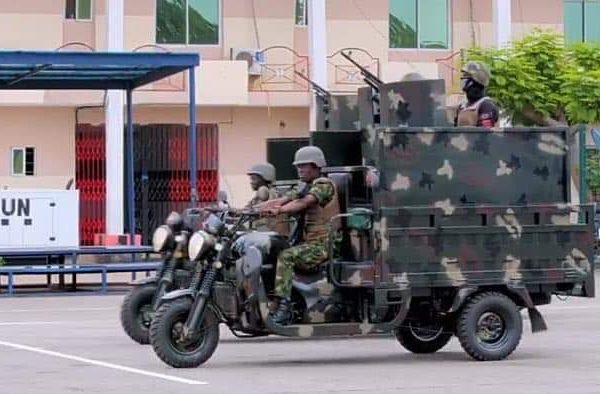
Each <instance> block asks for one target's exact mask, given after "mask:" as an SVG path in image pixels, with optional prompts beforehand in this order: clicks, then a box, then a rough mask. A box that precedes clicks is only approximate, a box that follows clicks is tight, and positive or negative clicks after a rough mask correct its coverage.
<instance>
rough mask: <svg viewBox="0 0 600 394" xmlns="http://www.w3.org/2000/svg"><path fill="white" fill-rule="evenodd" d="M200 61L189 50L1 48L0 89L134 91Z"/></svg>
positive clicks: (195, 64)
mask: <svg viewBox="0 0 600 394" xmlns="http://www.w3.org/2000/svg"><path fill="white" fill-rule="evenodd" d="M199 62H200V59H199V56H198V55H197V54H189V53H126V52H123V53H120V52H117V53H115V52H52V51H0V89H82V90H104V89H118V90H131V89H135V88H138V87H140V86H142V85H146V84H148V83H151V82H154V81H158V80H160V79H162V78H165V77H168V76H170V75H173V74H177V73H179V72H181V71H185V70H187V69H189V68H192V67H195V66H197V65H198V64H199Z"/></svg>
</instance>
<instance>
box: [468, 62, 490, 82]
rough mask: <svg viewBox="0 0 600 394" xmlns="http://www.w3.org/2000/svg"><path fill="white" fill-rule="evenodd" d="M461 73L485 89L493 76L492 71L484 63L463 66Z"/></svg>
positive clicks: (470, 63) (469, 63)
mask: <svg viewBox="0 0 600 394" xmlns="http://www.w3.org/2000/svg"><path fill="white" fill-rule="evenodd" d="M461 71H462V72H463V75H464V76H466V77H470V78H471V79H473V81H475V82H477V83H478V84H480V85H482V86H483V87H486V86H488V85H489V83H490V78H491V76H492V75H491V74H490V70H489V69H488V68H487V66H486V65H485V64H483V63H482V62H468V63H467V64H465V65H464V66H463V68H462V70H461Z"/></svg>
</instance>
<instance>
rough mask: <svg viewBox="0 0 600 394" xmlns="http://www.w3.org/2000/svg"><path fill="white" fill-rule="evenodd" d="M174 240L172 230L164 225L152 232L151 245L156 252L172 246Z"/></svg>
mask: <svg viewBox="0 0 600 394" xmlns="http://www.w3.org/2000/svg"><path fill="white" fill-rule="evenodd" d="M174 241H175V239H174V237H173V231H171V229H170V228H169V226H166V225H163V226H160V227H159V228H157V229H156V230H154V234H152V247H153V248H154V251H155V252H157V253H160V252H164V251H165V250H168V249H169V248H172V247H173V243H174Z"/></svg>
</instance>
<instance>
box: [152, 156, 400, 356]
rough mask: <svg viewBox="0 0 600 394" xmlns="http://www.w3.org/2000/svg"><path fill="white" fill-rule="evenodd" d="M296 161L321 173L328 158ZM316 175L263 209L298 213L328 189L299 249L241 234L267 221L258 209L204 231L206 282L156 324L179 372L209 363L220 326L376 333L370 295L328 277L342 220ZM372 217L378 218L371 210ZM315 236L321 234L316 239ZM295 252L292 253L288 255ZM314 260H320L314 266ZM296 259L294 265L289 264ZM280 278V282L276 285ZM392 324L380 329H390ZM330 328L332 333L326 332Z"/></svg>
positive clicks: (169, 297) (201, 259)
mask: <svg viewBox="0 0 600 394" xmlns="http://www.w3.org/2000/svg"><path fill="white" fill-rule="evenodd" d="M296 163H297V165H298V166H304V165H307V164H316V167H317V168H321V167H322V166H324V164H325V159H324V157H323V155H322V152H320V150H318V149H317V148H314V147H310V149H306V148H303V150H300V151H299V152H297V155H296ZM315 174H316V175H320V171H319V173H318V174H317V173H316V171H315V172H313V175H312V176H308V177H306V179H305V185H303V189H302V190H301V193H299V194H297V195H294V196H290V197H287V198H285V200H284V201H277V200H273V201H274V202H273V203H272V205H269V206H263V207H261V208H262V212H265V211H270V210H272V209H275V210H279V211H282V210H283V208H282V207H285V206H287V205H288V204H292V203H293V202H294V201H296V202H294V203H293V204H294V205H290V206H289V207H288V208H286V211H287V212H289V213H290V214H293V213H294V210H293V207H294V206H295V205H296V204H302V203H301V202H298V201H300V200H301V199H302V198H304V197H306V196H309V195H310V196H314V195H313V194H312V193H321V192H322V195H321V196H319V197H320V198H322V202H319V201H317V203H316V204H309V208H312V209H313V212H311V214H310V215H306V216H307V217H305V218H304V219H305V220H300V221H299V222H298V223H299V224H300V226H302V227H300V231H296V232H294V234H300V237H301V239H300V242H297V241H298V240H296V247H295V248H289V246H290V245H289V243H288V240H287V239H286V238H285V237H282V236H281V235H280V234H278V233H276V232H261V231H252V232H240V231H238V230H239V229H240V228H241V227H242V225H243V224H244V223H245V222H247V221H250V220H252V219H253V218H257V217H260V216H262V215H261V214H260V213H259V212H257V211H249V210H246V211H242V212H238V213H239V214H240V217H239V219H238V220H237V222H236V224H235V225H234V226H231V227H229V228H228V227H227V226H226V225H225V222H224V221H223V220H221V219H219V218H218V217H216V216H211V217H210V218H209V219H208V220H207V222H206V223H205V225H204V226H203V227H204V230H202V231H198V232H196V233H195V234H194V235H192V237H191V238H190V242H189V246H188V254H189V257H190V259H191V260H193V261H195V262H197V264H198V267H199V269H200V270H201V271H202V280H201V281H199V282H198V285H197V286H191V287H190V288H188V289H183V290H176V291H173V292H170V293H168V294H166V295H165V296H163V297H162V299H161V305H160V307H159V308H158V310H157V312H156V316H155V318H154V320H153V321H152V324H151V327H150V342H151V344H152V347H153V349H154V351H155V353H156V354H157V355H158V357H159V358H160V359H161V360H162V361H164V362H165V363H166V364H168V365H170V366H173V367H175V368H191V367H197V366H199V365H201V364H203V363H204V362H206V361H207V360H208V359H209V358H210V357H211V356H212V354H213V352H214V351H215V349H216V347H217V345H218V341H219V329H218V325H219V323H224V324H225V325H227V326H228V327H229V329H230V330H231V331H232V332H233V333H234V335H236V336H245V337H248V336H249V337H254V336H264V335H270V334H276V335H283V336H311V335H312V333H314V334H315V335H322V336H327V335H337V334H336V332H338V331H337V330H339V333H342V332H347V333H348V334H350V335H352V334H353V333H359V332H360V333H363V334H367V333H368V332H370V331H369V330H370V329H371V328H369V329H368V330H367V329H366V328H365V327H362V326H361V324H360V323H359V322H360V321H363V320H364V319H365V318H366V317H365V316H363V315H362V312H363V308H362V306H361V305H362V302H363V301H361V299H362V297H364V296H365V294H363V291H361V290H360V289H357V291H356V292H355V294H353V295H351V296H350V297H348V296H347V295H346V294H345V293H344V291H343V290H341V288H343V287H344V285H342V284H340V283H339V282H337V281H336V280H335V279H334V281H333V283H334V284H338V285H340V290H338V289H336V288H335V286H333V285H332V283H331V282H330V281H329V280H328V278H330V277H332V278H333V276H334V273H333V266H332V265H329V266H328V265H327V264H324V263H325V262H327V261H329V260H330V256H332V254H333V250H334V248H335V244H336V243H337V240H336V237H334V236H333V234H329V231H328V226H327V225H326V224H328V223H331V222H334V221H335V219H336V215H335V214H334V212H335V206H336V204H337V201H335V202H334V200H333V199H334V198H336V199H337V198H338V195H337V192H336V186H335V185H334V184H333V182H331V181H330V180H329V178H323V177H316V176H315ZM315 187H316V189H315ZM330 204H334V205H333V207H334V208H330V207H329V205H330ZM270 213H271V214H272V215H274V214H277V213H278V212H270ZM364 213H365V214H367V215H370V212H364ZM328 215H333V216H331V217H329V216H328ZM339 216H340V215H337V218H339ZM311 226H312V227H311ZM307 227H308V228H309V229H310V230H309V231H308V232H307V231H306V229H307ZM334 227H335V226H334ZM315 229H316V230H318V231H317V232H315ZM363 230H365V231H368V229H366V228H365V229H363ZM311 231H313V233H311ZM307 233H308V234H309V236H308V237H306V238H304V239H306V241H304V239H302V237H304V235H306V234H307ZM315 233H316V234H317V235H319V236H320V237H316V238H315V237H313V236H314V235H315ZM287 251H291V252H292V253H291V254H289V253H288V254H286V252H287ZM299 252H302V253H304V254H305V256H303V257H304V258H303V259H298V258H297V256H298V253H299ZM307 257H308V259H312V260H311V261H308V260H307ZM278 258H279V261H278ZM290 258H291V263H292V264H288V262H287V259H290ZM300 260H302V261H301V263H305V264H302V265H307V266H308V267H299V266H300V264H298V266H297V265H296V264H295V263H296V262H297V261H300ZM282 261H283V263H282ZM275 264H284V266H283V268H284V269H283V270H281V269H278V271H279V272H278V274H279V275H275ZM295 268H296V269H299V270H298V271H297V274H296V276H295V277H294V278H289V274H290V273H291V272H292V271H293V270H294V269H295ZM304 268H306V269H304ZM355 276H356V275H355ZM274 279H275V281H276V282H277V284H275V283H273V282H274ZM288 280H289V282H288ZM287 297H289V298H287ZM273 301H275V303H273ZM276 301H279V302H278V303H276ZM270 304H272V305H274V306H273V307H270ZM275 304H277V305H276V306H275ZM390 313H392V315H393V316H396V315H397V316H396V317H398V316H399V317H400V318H401V317H403V316H402V315H403V314H405V313H406V310H404V309H403V308H399V309H398V310H396V309H394V310H393V311H390ZM394 322H395V323H398V322H397V321H396V320H394ZM319 323H339V324H333V325H331V324H319ZM385 324H386V323H384V324H382V327H376V325H374V326H373V327H372V328H373V330H378V329H387V330H389V329H390V328H389V327H387V326H386V325H385ZM390 327H391V326H390ZM322 329H325V331H323V332H320V330H322ZM328 330H333V331H331V332H329V331H328Z"/></svg>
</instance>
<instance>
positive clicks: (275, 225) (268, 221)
mask: <svg viewBox="0 0 600 394" xmlns="http://www.w3.org/2000/svg"><path fill="white" fill-rule="evenodd" d="M262 187H264V188H266V186H261V188H262ZM268 190H269V198H268V200H273V199H275V198H277V197H278V196H277V191H276V190H275V188H272V187H269V188H268ZM258 194H259V192H258V191H257V192H256V193H255V194H254V197H252V200H250V202H249V203H248V205H247V206H248V208H252V207H254V206H255V205H257V204H260V203H261V202H264V201H266V200H264V201H263V200H261V199H260V198H258ZM252 228H254V229H255V230H258V231H275V232H277V233H279V234H281V235H283V236H287V235H288V234H289V231H290V230H289V222H288V220H287V217H286V216H285V215H278V216H276V217H273V218H262V219H257V220H254V221H253V222H252Z"/></svg>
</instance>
